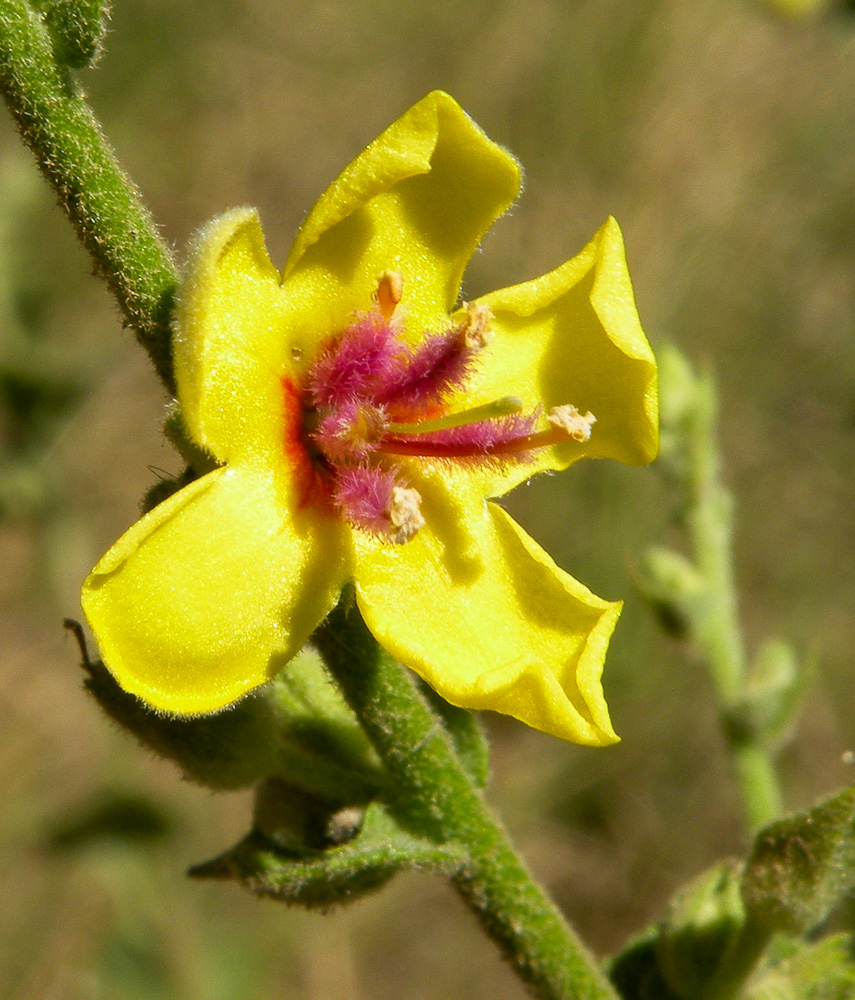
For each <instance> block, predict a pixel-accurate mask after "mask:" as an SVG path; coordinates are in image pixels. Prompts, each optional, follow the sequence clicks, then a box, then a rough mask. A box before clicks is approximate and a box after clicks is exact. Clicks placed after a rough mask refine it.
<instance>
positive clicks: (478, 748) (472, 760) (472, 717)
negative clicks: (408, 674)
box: [419, 682, 490, 788]
mask: <svg viewBox="0 0 855 1000" xmlns="http://www.w3.org/2000/svg"><path fill="white" fill-rule="evenodd" d="M419 690H420V691H421V693H422V694H423V695H424V697H425V699H426V700H427V701H428V703H429V704H430V706H431V708H432V709H433V710H434V711H435V712H436V714H437V715H438V716H439V717H440V719H442V723H443V725H444V726H445V728H446V729H447V730H448V735H449V736H450V737H451V742H452V744H453V745H454V750H455V752H456V754H457V756H458V758H459V760H460V763H461V764H462V765H463V767H464V768H465V770H466V772H467V773H468V775H469V777H470V778H471V779H472V782H473V784H474V785H475V787H476V788H485V787H486V785H487V781H488V780H489V778H490V744H489V743H488V742H487V736H486V734H485V733H484V727H483V726H482V725H481V720H480V718H479V717H478V716H477V715H476V714H475V712H470V711H469V709H468V708H458V707H457V706H456V705H452V704H450V703H449V702H447V701H446V700H445V698H443V697H442V696H441V695H438V694H437V693H436V691H434V689H433V688H432V687H431V686H430V685H429V684H425V683H424V682H420V683H419Z"/></svg>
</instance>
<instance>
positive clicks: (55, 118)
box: [0, 0, 177, 392]
mask: <svg viewBox="0 0 855 1000" xmlns="http://www.w3.org/2000/svg"><path fill="white" fill-rule="evenodd" d="M0 90H2V93H3V97H4V99H5V100H6V103H7V105H8V106H9V109H10V111H11V113H12V115H13V117H14V118H15V121H16V123H17V125H18V129H19V130H20V133H21V136H22V138H23V139H24V142H26V144H27V145H28V146H29V147H30V149H31V150H32V151H33V153H34V154H35V157H36V160H37V161H38V164H39V167H40V168H41V171H42V173H43V174H44V175H45V177H46V178H47V180H48V181H49V182H50V184H51V186H52V187H53V189H54V191H55V192H56V194H57V196H58V197H59V201H60V204H61V205H62V207H63V208H64V209H65V211H66V213H67V214H68V216H69V218H70V219H71V221H72V222H73V224H74V227H75V229H76V230H77V234H78V236H79V237H80V240H81V241H82V243H83V244H84V246H85V247H86V248H87V249H88V250H89V252H90V253H91V254H92V256H93V258H94V259H95V263H96V268H97V270H98V272H99V273H100V274H101V275H102V276H103V277H104V278H105V280H106V281H107V284H108V286H109V287H110V289H111V291H112V292H113V294H114V295H115V296H116V299H117V300H118V303H119V306H120V308H121V310H122V313H123V315H124V318H125V321H126V323H127V324H128V325H129V326H131V327H133V328H134V330H135V331H136V334H137V338H138V339H139V341H140V343H141V344H142V346H143V347H144V348H145V349H146V351H148V353H149V355H150V356H151V359H152V361H153V363H154V366H155V369H156V370H157V373H158V375H159V376H160V378H161V380H162V381H163V383H164V385H165V386H166V388H167V390H168V391H170V392H171V391H173V389H174V383H173V376H172V356H171V350H170V318H171V312H172V305H173V299H174V295H175V288H176V283H177V279H176V274H175V268H174V266H173V263H172V259H171V256H170V253H169V250H168V248H167V246H166V244H165V243H164V242H163V240H162V239H161V238H160V236H159V234H158V232H157V229H156V227H155V225H154V222H153V220H152V218H151V216H150V214H149V213H148V211H147V209H146V208H145V206H144V205H143V203H142V200H141V198H140V195H139V192H138V191H137V189H136V188H135V186H134V185H133V183H132V182H131V181H130V180H129V178H128V177H127V175H126V174H125V173H124V172H123V171H122V169H121V167H120V166H119V164H118V162H117V160H116V157H115V155H114V153H113V150H112V149H111V148H110V146H109V144H108V143H107V141H106V139H105V138H104V136H103V134H102V132H101V129H100V128H99V126H98V122H97V121H96V120H95V117H94V115H93V114H92V111H91V109H90V107H89V105H88V104H87V102H86V100H85V99H84V97H83V96H82V95H81V93H80V92H79V90H78V89H77V86H76V84H75V81H74V80H73V78H72V76H71V73H70V71H69V70H68V69H67V68H66V67H65V66H62V65H60V64H59V63H58V62H57V59H56V57H55V53H54V49H53V45H52V41H51V36H50V33H49V31H48V29H47V27H46V25H45V22H44V20H43V18H42V16H41V15H40V14H39V12H38V11H36V10H34V9H33V7H31V6H30V5H29V4H28V3H26V2H25V0H0Z"/></svg>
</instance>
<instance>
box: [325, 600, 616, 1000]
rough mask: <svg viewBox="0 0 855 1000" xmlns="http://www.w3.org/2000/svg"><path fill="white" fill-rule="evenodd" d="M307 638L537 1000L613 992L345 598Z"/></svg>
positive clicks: (407, 809)
mask: <svg viewBox="0 0 855 1000" xmlns="http://www.w3.org/2000/svg"><path fill="white" fill-rule="evenodd" d="M314 641H315V643H316V645H317V647H318V648H319V650H320V652H321V655H322V656H323V657H324V660H325V662H326V664H327V666H328V668H329V670H330V671H331V673H332V674H333V676H334V678H335V679H336V681H337V682H338V684H339V686H340V687H341V689H342V691H343V693H344V695H345V698H346V699H347V701H348V703H349V704H350V707H351V708H352V709H353V711H354V712H355V713H356V715H357V716H358V718H359V720H360V721H361V723H362V725H363V727H364V729H365V731H366V733H367V734H368V736H369V738H370V739H371V741H372V742H373V744H374V747H375V749H376V750H377V752H378V754H379V755H380V757H381V759H382V760H383V762H384V764H385V765H386V768H387V769H388V771H389V773H390V775H391V777H392V779H393V780H392V786H393V789H394V791H393V792H392V793H391V794H393V795H394V802H393V806H394V808H395V809H396V811H397V812H398V814H399V816H400V818H401V819H402V821H405V822H407V823H409V824H411V825H412V827H413V828H414V830H415V831H417V832H418V833H420V834H422V835H423V836H429V837H431V838H432V839H434V840H438V841H440V842H449V841H457V842H459V843H462V844H464V845H466V847H467V848H468V851H469V857H470V860H469V862H468V864H466V865H464V866H463V868H462V869H461V871H460V872H459V873H458V874H457V875H455V876H454V877H453V881H454V885H455V887H456V888H457V890H458V892H459V893H460V895H461V896H462V897H463V899H464V901H465V902H466V903H467V905H468V906H469V907H470V908H471V909H472V910H473V911H474V913H475V914H476V916H477V917H478V919H479V920H480V922H481V925H482V927H483V928H484V930H485V931H486V932H487V933H488V934H489V935H490V936H491V937H492V938H493V940H494V941H496V943H497V944H498V945H499V947H500V948H501V949H502V951H503V952H504V954H505V956H506V957H507V959H508V960H509V961H510V962H511V963H512V965H513V966H514V969H515V970H516V972H517V973H518V974H519V976H520V977H521V978H522V979H523V981H524V982H526V983H527V984H529V986H530V987H531V988H532V991H533V993H534V995H535V996H538V997H542V998H544V1000H570V998H573V1000H616V997H617V994H616V993H615V992H614V990H613V989H612V987H611V986H610V985H609V983H608V982H607V980H606V978H605V976H604V975H603V974H602V972H601V971H600V970H599V968H598V966H597V964H596V962H595V961H594V959H593V957H592V956H591V955H590V954H589V953H588V952H587V950H586V948H585V947H584V945H583V944H582V943H581V942H580V941H579V939H578V938H577V937H576V935H575V934H574V933H573V931H572V930H571V928H570V927H569V926H568V925H567V923H566V922H565V920H564V919H563V918H562V916H561V914H560V913H559V912H558V910H557V909H556V908H555V906H554V904H553V903H552V902H551V901H550V900H549V898H548V897H547V896H546V894H545V892H544V891H543V889H542V888H541V887H540V886H539V885H538V884H537V883H536V882H535V881H534V880H533V878H532V876H531V874H530V872H529V871H528V869H527V868H526V867H525V865H524V864H523V862H522V861H521V860H520V859H519V857H518V856H517V854H516V853H515V851H514V849H513V847H512V846H511V844H510V842H509V840H508V836H507V833H506V831H505V830H504V829H503V828H502V826H501V824H500V823H499V822H498V821H497V820H496V819H495V818H494V817H493V816H492V815H491V814H490V811H489V809H488V807H487V805H486V804H485V802H484V799H483V797H482V796H481V794H480V793H479V791H478V789H477V788H476V787H475V785H474V784H473V782H472V780H471V779H470V778H469V776H468V775H467V773H466V771H465V769H464V768H463V766H462V765H461V763H460V761H459V760H458V759H457V756H456V754H455V752H454V750H453V749H452V746H451V743H450V741H449V739H448V736H447V734H446V732H445V730H444V728H443V726H442V725H441V723H440V721H439V719H438V717H437V716H436V715H434V713H433V712H432V711H431V709H430V708H429V707H428V704H427V703H426V702H425V700H424V699H423V698H422V696H421V695H420V694H419V692H418V691H417V689H416V687H415V685H414V683H413V682H412V680H411V679H410V678H409V677H408V676H407V675H406V673H405V672H404V670H403V668H402V667H401V666H400V665H399V664H398V663H396V662H395V660H393V659H392V657H391V656H389V655H388V653H386V652H385V651H384V650H383V649H381V647H380V646H379V645H378V644H377V642H376V640H375V639H374V638H373V636H372V635H371V633H370V632H369V631H368V629H367V628H366V626H365V624H364V622H363V621H362V618H361V616H360V614H359V611H358V609H357V608H356V605H355V603H354V602H353V600H352V598H349V597H348V595H347V594H345V596H344V597H343V599H342V601H341V602H340V603H339V604H338V606H337V607H336V609H335V610H334V611H333V612H332V613H331V614H330V615H329V616H328V617H327V619H326V620H325V621H324V623H323V624H322V626H321V627H320V628H319V629H318V631H317V632H316V633H315V637H314Z"/></svg>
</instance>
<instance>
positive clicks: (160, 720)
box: [84, 651, 386, 803]
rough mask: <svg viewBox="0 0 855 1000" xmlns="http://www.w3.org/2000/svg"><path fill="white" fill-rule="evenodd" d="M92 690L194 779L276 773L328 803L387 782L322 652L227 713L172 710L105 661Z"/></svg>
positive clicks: (96, 668)
mask: <svg viewBox="0 0 855 1000" xmlns="http://www.w3.org/2000/svg"><path fill="white" fill-rule="evenodd" d="M84 666H85V667H86V669H87V671H88V674H89V676H88V678H87V679H86V682H85V684H86V688H87V689H88V691H89V692H90V693H91V694H92V695H93V696H94V697H95V698H96V700H97V701H98V703H99V704H100V706H101V707H102V708H103V709H104V711H105V712H106V713H107V714H108V715H109V716H110V717H111V718H112V719H114V720H115V721H116V722H118V723H119V724H120V725H122V726H123V727H124V728H125V729H127V730H129V731H130V732H131V733H132V734H133V735H134V736H136V738H137V739H138V740H139V741H140V742H141V743H143V744H144V745H145V746H147V747H149V748H150V749H152V750H154V751H155V753H157V754H159V755H160V756H161V757H166V758H167V759H169V760H172V761H173V762H174V763H176V764H177V765H178V766H179V767H180V768H181V770H182V771H183V773H184V775H185V776H186V777H187V778H189V779H190V780H191V781H194V782H196V783H198V784H201V785H205V786H206V787H208V788H213V789H216V790H225V789H237V788H245V787H249V786H250V785H253V784H255V783H256V782H257V781H259V780H260V779H262V778H266V777H268V776H271V775H273V776H277V777H279V778H282V779H283V780H285V781H287V782H288V783H289V784H290V785H292V786H293V787H295V788H297V789H300V790H302V791H304V792H306V793H307V794H311V795H316V796H319V797H321V798H323V799H324V800H325V801H329V802H340V803H346V802H359V801H362V802H367V801H368V800H369V799H371V798H372V797H373V796H374V795H376V794H377V793H378V792H379V790H380V789H381V788H382V787H383V785H384V784H385V782H386V778H385V775H384V773H383V771H382V769H381V767H380V765H379V764H378V762H377V758H376V755H375V754H374V751H373V750H372V749H371V746H370V744H369V742H368V740H367V738H366V737H365V735H364V733H363V732H362V729H361V728H360V726H359V724H358V723H357V721H356V719H355V717H354V716H353V714H352V713H351V711H350V709H349V708H348V707H347V705H346V704H345V702H344V700H343V699H342V698H341V696H340V695H339V694H338V692H337V691H336V689H335V688H334V687H333V685H332V683H331V682H330V680H329V678H328V677H327V675H326V672H325V671H324V668H323V666H322V665H321V663H320V661H319V659H318V657H317V656H316V655H315V654H314V653H312V652H310V651H305V652H303V653H301V654H300V655H298V656H297V657H295V658H294V659H293V660H291V662H290V663H289V664H288V665H287V666H286V667H285V669H284V670H283V671H281V672H280V673H279V675H277V677H276V678H274V680H272V681H271V682H270V683H269V684H266V685H264V686H263V687H262V688H259V689H258V690H257V691H255V692H253V693H252V694H251V695H249V696H248V697H246V698H244V699H242V700H241V701H239V702H238V703H237V704H236V705H234V706H232V707H231V708H229V709H226V710H224V711H222V712H217V713H214V714H212V715H200V716H190V717H188V716H181V717H179V716H171V715H166V714H164V713H159V712H155V711H153V710H152V709H150V708H148V707H147V706H146V705H145V704H144V703H143V702H142V701H140V700H139V699H138V698H136V697H134V696H133V695H130V694H128V693H127V692H126V691H123V690H122V689H121V688H120V687H119V685H118V684H117V683H116V681H115V680H114V679H113V677H112V675H111V674H110V673H109V672H108V671H107V669H106V668H105V667H104V666H103V664H102V663H100V662H91V661H88V660H87V661H85V663H84Z"/></svg>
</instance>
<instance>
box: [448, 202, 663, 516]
mask: <svg viewBox="0 0 855 1000" xmlns="http://www.w3.org/2000/svg"><path fill="white" fill-rule="evenodd" d="M478 301H479V302H480V303H483V304H486V305H488V306H489V307H490V309H491V310H492V312H493V316H494V320H493V324H492V328H493V331H494V334H495V336H494V338H493V340H492V341H491V342H490V344H489V345H488V346H487V347H486V348H485V349H484V351H483V352H482V354H481V355H480V364H479V366H478V368H477V370H476V372H475V374H474V376H473V377H472V379H471V381H470V382H469V383H468V384H467V393H466V405H467V406H475V405H478V404H480V403H482V402H488V401H490V400H493V399H497V398H500V397H502V396H517V397H519V398H521V399H522V400H523V403H524V404H525V408H526V410H527V411H528V412H531V411H532V410H534V409H535V408H536V407H538V406H542V407H543V408H544V410H547V411H548V410H549V409H551V408H552V407H554V406H560V405H562V404H565V403H571V404H572V405H573V406H575V407H577V408H578V409H579V410H580V411H581V412H582V413H586V412H588V411H590V412H591V413H593V414H594V416H595V417H596V423H595V424H594V427H593V432H592V434H591V438H590V440H589V441H587V442H585V443H581V444H580V443H576V442H570V443H567V444H562V445H559V446H556V447H553V448H548V449H544V450H542V451H541V452H539V453H538V454H537V460H536V462H535V463H534V464H532V465H528V466H517V467H515V468H512V469H510V470H507V471H506V472H503V473H499V474H496V473H491V472H490V471H489V470H485V472H484V474H483V475H482V477H481V478H482V488H483V491H484V493H485V494H486V495H488V496H500V495H501V494H503V493H505V492H507V490H509V489H511V488H512V487H513V486H515V485H517V484H518V483H520V482H522V481H524V480H525V479H527V478H528V477H530V476H531V475H532V474H533V473H535V472H538V471H540V470H543V469H555V470H558V469H564V468H566V467H567V466H568V465H570V464H571V463H572V462H575V461H576V460H577V459H579V458H582V457H583V456H589V457H594V458H614V459H617V460H618V461H621V462H628V463H630V464H633V465H634V464H642V463H645V462H649V461H651V460H652V459H653V458H654V457H655V456H656V451H657V448H658V409H657V405H658V404H657V387H656V361H655V358H654V357H653V352H652V351H651V349H650V345H649V344H648V342H647V338H646V337H645V335H644V331H643V330H642V328H641V323H640V321H639V318H638V313H637V311H636V308H635V299H634V297H633V293H632V285H631V284H630V280H629V273H628V271H627V266H626V257H625V254H624V247H623V239H622V237H621V233H620V229H619V228H618V225H617V223H616V222H615V221H614V219H609V221H608V222H606V224H605V225H604V226H603V227H602V228H601V229H600V230H599V232H598V233H597V235H596V236H595V237H594V239H593V240H592V241H591V242H590V243H589V244H588V246H586V247H585V249H584V250H583V251H582V252H581V253H580V254H578V256H576V257H574V258H573V259H572V260H569V261H567V263H566V264H563V265H562V266H561V267H559V268H558V269H557V270H555V271H552V272H550V273H549V274H545V275H543V276H542V277H540V278H536V279H534V280H533V281H527V282H525V283H524V284H521V285H514V286H513V287H511V288H505V289H502V290H501V291H498V292H493V293H491V294H489V295H486V296H484V298H482V299H479V300H478Z"/></svg>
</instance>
